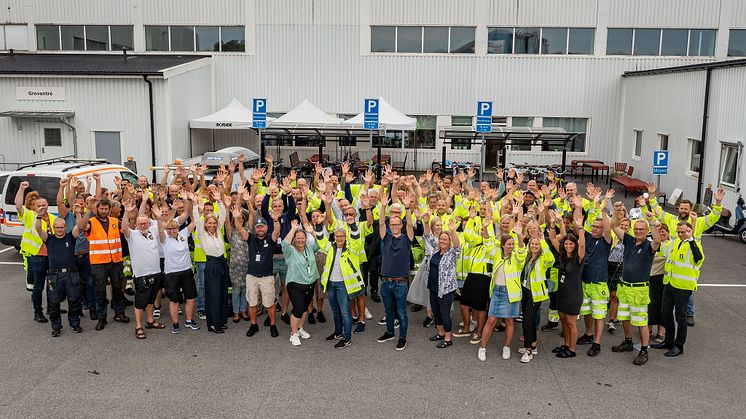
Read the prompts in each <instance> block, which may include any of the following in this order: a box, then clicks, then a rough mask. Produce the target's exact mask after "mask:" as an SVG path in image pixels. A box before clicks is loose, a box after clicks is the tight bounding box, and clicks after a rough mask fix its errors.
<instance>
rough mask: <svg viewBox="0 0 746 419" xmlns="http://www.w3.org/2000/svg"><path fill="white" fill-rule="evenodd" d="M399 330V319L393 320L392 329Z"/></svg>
mask: <svg viewBox="0 0 746 419" xmlns="http://www.w3.org/2000/svg"><path fill="white" fill-rule="evenodd" d="M398 328H399V319H394V329H398Z"/></svg>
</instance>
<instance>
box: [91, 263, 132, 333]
mask: <svg viewBox="0 0 746 419" xmlns="http://www.w3.org/2000/svg"><path fill="white" fill-rule="evenodd" d="M91 274H92V275H93V278H94V280H95V283H96V314H97V315H98V318H99V319H104V320H106V305H107V300H106V283H107V282H111V306H112V308H113V309H114V314H122V313H124V308H125V305H124V291H123V290H124V275H123V272H122V262H109V263H100V264H92V265H91ZM88 304H90V302H89V303H88Z"/></svg>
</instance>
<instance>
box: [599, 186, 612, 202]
mask: <svg viewBox="0 0 746 419" xmlns="http://www.w3.org/2000/svg"><path fill="white" fill-rule="evenodd" d="M599 191H600V190H599ZM615 193H616V191H615V190H614V189H611V188H609V190H608V191H606V199H611V198H613V197H614V194H615Z"/></svg>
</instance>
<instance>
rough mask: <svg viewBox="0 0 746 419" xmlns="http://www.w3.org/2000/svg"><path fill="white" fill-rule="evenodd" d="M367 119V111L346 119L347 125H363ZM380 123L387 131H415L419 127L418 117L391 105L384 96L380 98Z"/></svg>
mask: <svg viewBox="0 0 746 419" xmlns="http://www.w3.org/2000/svg"><path fill="white" fill-rule="evenodd" d="M364 121H365V113H364V112H362V113H359V114H357V115H355V116H354V117H352V118H350V119H348V120H346V121H344V124H345V125H349V126H353V127H362V126H363V123H364ZM378 124H379V125H381V127H382V128H383V129H385V130H386V131H414V130H415V129H416V128H417V119H415V118H412V117H409V116H407V115H404V114H403V113H402V112H401V111H400V110H398V109H396V108H395V107H393V106H391V104H390V103H388V102H386V100H385V99H384V98H382V97H379V98H378Z"/></svg>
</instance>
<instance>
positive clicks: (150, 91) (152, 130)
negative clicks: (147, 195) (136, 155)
mask: <svg viewBox="0 0 746 419" xmlns="http://www.w3.org/2000/svg"><path fill="white" fill-rule="evenodd" d="M142 78H143V80H144V81H145V83H147V84H148V103H149V105H150V106H149V110H150V165H151V166H155V118H154V117H153V82H152V81H151V80H149V79H148V76H147V75H146V74H143V76H142ZM152 178H153V182H156V179H155V170H154V171H153V176H152Z"/></svg>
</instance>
